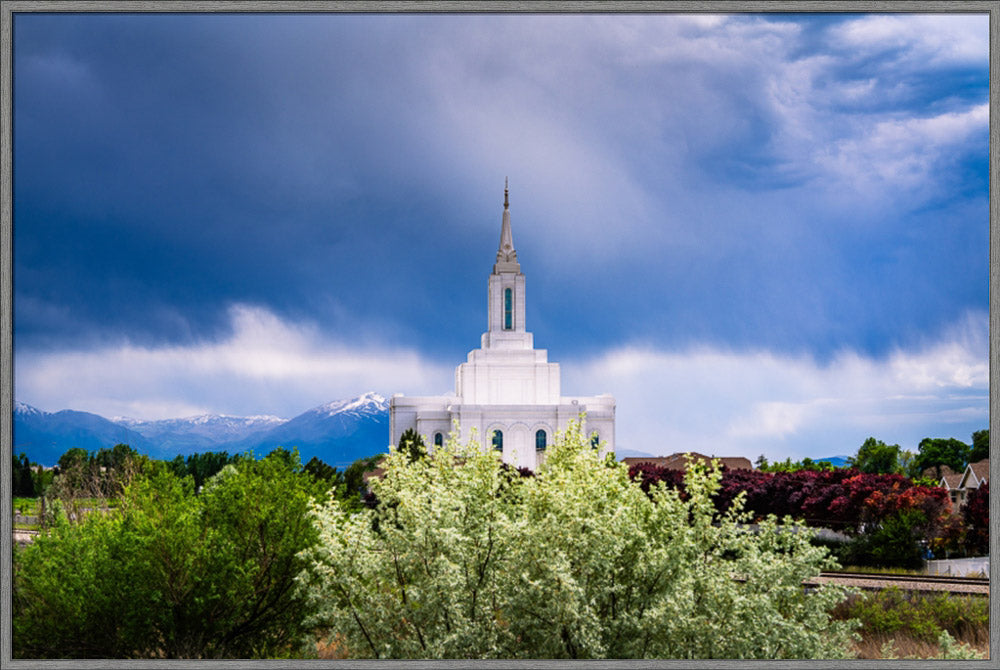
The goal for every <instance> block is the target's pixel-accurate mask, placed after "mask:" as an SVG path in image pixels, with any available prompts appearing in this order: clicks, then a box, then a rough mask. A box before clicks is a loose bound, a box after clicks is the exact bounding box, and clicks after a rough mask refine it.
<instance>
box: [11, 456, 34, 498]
mask: <svg viewBox="0 0 1000 670" xmlns="http://www.w3.org/2000/svg"><path fill="white" fill-rule="evenodd" d="M11 457H12V459H13V467H12V468H11V472H10V476H11V494H12V495H13V496H14V497H18V498H20V497H23V498H33V497H35V495H36V494H35V480H34V479H33V478H32V476H31V463H30V462H29V461H28V455H27V454H18V455H16V456H14V455H13V454H11Z"/></svg>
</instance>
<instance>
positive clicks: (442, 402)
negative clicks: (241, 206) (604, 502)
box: [390, 184, 615, 469]
mask: <svg viewBox="0 0 1000 670" xmlns="http://www.w3.org/2000/svg"><path fill="white" fill-rule="evenodd" d="M524 300H525V298H524V275H523V274H521V265H520V264H519V263H518V262H517V251H516V250H515V249H514V240H513V236H512V235H511V229H510V205H509V202H508V191H507V187H506V184H504V198H503V222H502V224H501V227H500V248H499V249H498V250H497V258H496V263H494V265H493V273H492V274H491V275H490V277H489V301H488V304H487V311H488V314H489V328H488V330H487V331H486V332H485V333H483V336H482V347H481V348H479V349H473V350H472V351H470V352H469V357H468V360H467V361H466V362H465V363H462V364H461V365H459V366H458V367H457V368H456V369H455V394H454V395H446V396H404V395H402V394H398V393H397V394H396V395H394V396H393V397H392V400H391V401H390V417H391V419H390V423H391V431H392V443H393V444H397V445H398V444H399V440H400V437H401V436H402V434H403V433H404V432H405V431H406V430H407V429H408V428H413V429H415V430H416V431H417V433H419V434H420V435H422V436H423V438H424V442H425V443H426V444H427V445H428V446H429V447H430V448H431V449H433V448H434V445H440V444H442V443H443V441H444V440H445V439H446V438H447V436H448V433H449V432H450V431H451V430H452V422H453V421H456V420H457V422H458V426H459V439H460V441H462V442H463V443H464V442H467V441H468V440H469V439H470V438H471V437H472V434H473V431H475V432H476V434H477V435H478V438H477V439H478V440H479V442H480V443H481V444H484V445H486V446H492V447H493V448H494V449H496V450H498V451H500V452H502V458H503V461H504V462H505V463H509V464H511V465H514V466H516V467H528V468H531V469H535V468H536V467H537V466H538V464H539V463H541V460H542V458H543V457H544V453H545V448H546V447H547V446H548V444H549V443H550V442H551V441H552V439H553V437H554V435H555V432H556V431H557V430H564V429H565V428H566V425H567V423H568V422H569V421H571V420H573V419H577V418H579V417H580V415H581V413H585V419H584V426H583V428H584V432H585V434H588V435H593V436H594V437H593V438H592V439H594V440H595V444H597V445H599V447H600V449H601V450H602V451H603V452H609V451H614V448H615V399H614V397H612V396H610V395H599V396H594V397H563V396H562V395H560V393H561V389H560V385H559V364H558V363H549V362H548V352H547V351H546V350H545V349H535V348H534V342H533V337H532V334H531V333H529V332H528V331H527V330H525V322H524Z"/></svg>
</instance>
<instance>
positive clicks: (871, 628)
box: [836, 586, 989, 642]
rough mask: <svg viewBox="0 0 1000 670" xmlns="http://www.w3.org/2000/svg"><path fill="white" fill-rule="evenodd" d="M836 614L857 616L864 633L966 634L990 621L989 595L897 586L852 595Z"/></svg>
mask: <svg viewBox="0 0 1000 670" xmlns="http://www.w3.org/2000/svg"><path fill="white" fill-rule="evenodd" d="M836 616H837V617H839V618H844V619H857V620H858V621H859V622H860V623H861V631H862V632H863V633H866V634H867V633H881V634H886V635H906V636H909V637H913V638H916V639H920V640H924V641H927V642H933V641H935V640H937V639H938V637H939V636H940V635H941V633H945V632H946V633H949V634H950V635H952V636H954V637H964V636H967V634H968V633H969V632H971V631H972V630H973V629H976V628H979V627H985V626H988V625H989V599H988V598H981V597H975V596H957V595H951V594H947V593H939V594H934V595H931V594H922V593H908V592H904V591H902V590H900V589H899V588H898V587H895V586H893V587H890V588H888V589H884V590H882V591H875V592H869V593H866V594H862V595H858V596H856V597H852V598H850V599H848V600H847V601H845V602H844V603H843V604H842V605H841V606H839V607H838V608H837V610H836Z"/></svg>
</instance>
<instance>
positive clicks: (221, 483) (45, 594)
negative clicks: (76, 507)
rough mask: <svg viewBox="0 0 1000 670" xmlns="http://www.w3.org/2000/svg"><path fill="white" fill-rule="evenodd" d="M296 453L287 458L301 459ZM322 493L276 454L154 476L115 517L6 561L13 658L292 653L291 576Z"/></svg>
mask: <svg viewBox="0 0 1000 670" xmlns="http://www.w3.org/2000/svg"><path fill="white" fill-rule="evenodd" d="M297 458H298V456H297V455H296V456H295V460H296V462H297ZM324 490H325V486H323V485H322V484H318V483H317V482H315V480H314V479H313V478H312V477H311V476H309V475H307V474H304V473H302V472H300V471H299V470H298V468H297V466H295V465H294V464H293V466H292V467H289V465H288V464H287V463H286V462H285V461H284V460H283V459H280V458H270V457H269V458H265V459H263V460H260V461H255V460H252V459H249V458H248V459H242V460H241V461H240V462H239V463H237V464H236V465H233V464H230V465H227V466H225V467H224V468H223V469H222V470H221V471H220V472H219V473H218V474H217V475H215V476H214V477H212V478H210V479H208V480H207V481H206V483H205V485H204V488H203V490H202V491H201V493H200V494H195V489H194V480H193V478H192V477H185V478H183V479H182V478H179V477H177V476H176V475H174V474H173V473H172V472H171V471H170V470H169V469H168V468H167V467H151V468H150V471H149V472H147V473H146V474H145V475H142V476H137V477H136V478H135V479H133V481H132V482H131V483H130V484H128V485H127V486H126V487H125V489H124V491H123V493H122V496H121V501H120V505H119V506H118V508H117V509H115V510H113V511H111V512H108V513H102V514H90V515H87V516H86V517H84V519H83V520H82V521H80V522H79V523H75V524H70V523H68V521H67V520H66V516H65V514H61V513H58V512H56V516H55V525H54V527H53V528H52V529H51V530H50V531H49V532H48V533H43V534H42V535H40V536H39V537H38V538H37V539H36V541H35V542H34V543H33V544H31V545H29V546H28V547H26V548H25V549H23V550H18V551H17V553H15V555H14V579H13V584H14V589H13V621H12V624H13V625H12V627H13V655H14V656H16V657H22V658H23V657H29V658H32V657H49V658H51V657H56V658H94V657H96V658H121V657H127V658H160V657H166V658H213V657H214V658H218V657H238V658H247V657H273V656H280V655H286V654H287V653H288V652H289V650H290V649H298V645H299V644H300V642H301V640H300V638H301V637H302V636H303V635H304V634H305V632H306V629H305V628H304V627H303V625H302V619H303V617H305V616H306V615H307V614H308V613H309V605H308V604H307V603H306V602H305V601H304V600H303V599H302V598H301V597H299V596H298V595H297V594H296V592H295V590H294V588H293V586H294V578H295V576H296V575H297V574H298V573H299V572H300V570H301V569H302V567H303V565H304V563H303V561H302V559H300V558H299V557H298V553H299V552H300V551H301V550H302V549H304V548H306V547H307V546H308V545H309V544H310V543H312V542H314V541H315V540H316V530H315V529H314V528H313V526H312V525H311V523H310V522H309V517H308V514H307V505H308V502H309V500H310V497H311V496H316V495H320V494H322V493H323V491H324Z"/></svg>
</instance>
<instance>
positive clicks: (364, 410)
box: [14, 392, 389, 468]
mask: <svg viewBox="0 0 1000 670" xmlns="http://www.w3.org/2000/svg"><path fill="white" fill-rule="evenodd" d="M119 443H125V444H128V445H129V446H131V447H132V448H134V449H135V450H137V451H139V452H140V453H143V454H147V455H148V456H150V457H151V458H156V459H164V460H170V459H172V458H174V457H175V456H177V455H178V454H180V455H182V456H187V455H189V454H193V453H199V452H205V451H227V452H229V453H230V454H235V453H242V452H244V451H247V450H251V451H253V452H254V453H255V454H257V455H258V456H263V455H265V454H267V453H268V452H270V451H271V450H272V449H274V448H275V447H279V446H280V447H285V448H287V449H291V448H293V447H297V448H298V450H299V457H300V458H301V459H302V462H303V463H305V462H307V461H309V459H310V458H312V457H313V456H316V457H318V458H320V459H321V460H323V461H325V462H326V463H328V464H330V465H332V466H335V467H338V468H343V467H346V466H348V465H350V464H351V463H353V462H354V461H355V460H357V459H359V458H363V457H365V456H371V455H373V454H377V453H380V452H384V451H387V450H388V445H389V401H388V400H386V399H385V398H384V397H383V396H381V395H379V394H377V393H371V392H370V393H365V394H363V395H361V396H358V397H357V398H352V399H350V400H336V401H333V402H329V403H326V404H324V405H320V406H318V407H314V408H312V409H310V410H306V411H305V412H303V413H302V414H300V415H298V416H296V417H294V418H292V419H281V418H278V417H275V416H249V417H236V416H226V415H211V414H207V415H200V416H192V417H186V418H181V419H163V420H158V421H142V420H138V419H129V418H125V417H116V418H115V419H114V420H109V419H105V418H104V417H101V416H98V415H96V414H90V413H88V412H77V411H73V410H63V411H61V412H44V411H42V410H39V409H37V408H34V407H32V406H30V405H26V404H24V403H22V402H17V403H15V407H14V453H18V452H22V451H23V452H24V453H25V454H27V455H28V458H29V459H30V460H32V461H33V462H36V463H41V464H42V465H54V464H55V463H56V462H57V461H58V460H59V457H60V456H62V455H63V454H64V453H65V452H66V451H67V450H68V449H70V448H71V447H82V448H83V449H86V450H87V451H96V450H97V449H100V448H102V447H113V446H114V445H116V444H119Z"/></svg>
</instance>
